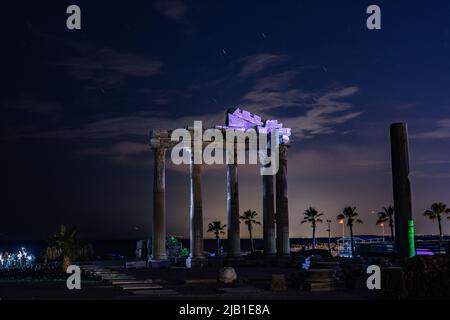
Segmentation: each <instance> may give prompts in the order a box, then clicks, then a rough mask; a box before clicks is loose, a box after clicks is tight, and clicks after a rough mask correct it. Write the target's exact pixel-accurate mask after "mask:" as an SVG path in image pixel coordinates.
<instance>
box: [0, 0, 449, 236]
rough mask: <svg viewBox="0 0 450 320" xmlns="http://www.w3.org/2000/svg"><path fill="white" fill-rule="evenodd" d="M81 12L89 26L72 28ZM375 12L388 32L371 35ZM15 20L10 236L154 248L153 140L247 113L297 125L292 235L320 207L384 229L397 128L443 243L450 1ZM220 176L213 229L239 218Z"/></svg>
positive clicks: (98, 11)
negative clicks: (157, 132) (392, 134)
mask: <svg viewBox="0 0 450 320" xmlns="http://www.w3.org/2000/svg"><path fill="white" fill-rule="evenodd" d="M70 4H78V5H79V6H80V7H81V11H82V30H79V31H69V30H68V29H67V28H66V18H67V17H68V15H67V14H66V8H67V6H68V5H70ZM370 4H378V5H379V6H380V7H381V10H382V30H375V31H370V30H368V29H367V28H366V19H367V14H366V8H367V7H368V5H370ZM2 13H3V14H2V18H1V19H2V25H3V27H2V31H1V32H2V40H1V42H2V45H1V75H2V81H1V82H2V85H1V86H2V89H1V94H0V105H1V112H2V113H1V114H2V115H1V118H0V123H1V127H0V130H1V139H0V144H1V149H2V153H1V157H0V168H1V170H2V174H1V181H2V192H1V201H0V206H1V207H0V212H1V213H0V214H1V220H0V221H1V222H0V239H46V238H47V237H48V235H49V234H50V233H52V232H53V231H55V230H56V229H57V228H58V225H59V224H61V223H64V224H69V225H73V226H77V227H78V228H79V229H80V232H81V234H82V236H83V237H85V238H90V239H104V238H111V239H123V238H148V237H149V236H150V234H151V216H152V184H153V182H152V181H153V180H152V179H153V177H152V174H153V168H152V157H153V153H152V151H151V149H150V147H149V146H148V136H149V131H150V130H151V129H152V128H163V129H176V128H179V127H184V126H186V125H192V124H193V121H194V120H203V121H204V122H205V123H206V124H209V125H211V126H212V125H219V124H223V123H224V120H225V111H226V109H228V108H230V107H234V106H241V107H242V108H244V109H247V110H249V111H251V112H254V113H257V114H260V115H262V116H263V117H265V118H275V119H279V120H280V121H282V122H283V123H284V124H285V126H287V127H291V128H292V130H293V136H292V139H291V140H292V147H291V149H290V150H289V155H288V170H289V175H288V188H289V210H290V231H291V237H309V236H310V235H311V229H310V227H309V226H307V225H300V220H301V213H302V212H303V211H304V210H305V209H306V208H307V207H308V206H310V205H311V206H315V207H317V208H318V209H319V210H320V211H321V212H324V213H325V215H326V216H327V218H332V219H333V220H335V217H336V215H337V214H338V213H339V212H340V210H341V208H342V207H344V206H348V205H354V206H357V207H358V209H359V212H360V214H361V217H362V219H363V220H364V222H365V223H364V224H363V225H358V226H356V228H355V232H356V233H357V234H360V233H361V234H364V233H365V234H380V233H381V229H380V228H379V227H376V226H375V220H376V217H375V215H374V214H372V213H371V211H377V210H379V209H381V207H383V206H387V205H389V204H390V203H392V187H391V174H390V161H389V160H390V146H389V136H388V133H389V124H390V123H392V122H397V121H406V122H407V123H408V127H409V132H410V154H411V171H412V173H411V183H412V192H413V207H414V213H413V216H414V218H415V220H416V225H417V231H416V232H417V233H419V234H423V233H434V234H436V233H437V231H438V230H437V223H435V222H431V221H428V220H426V219H425V218H424V217H422V212H423V211H424V210H425V209H426V208H427V207H428V206H429V205H430V204H431V203H432V202H436V201H442V202H447V203H448V204H450V148H449V141H450V94H449V93H450V58H449V57H450V22H449V21H450V20H449V17H450V3H449V2H448V1H446V0H442V1H437V0H436V1H379V0H376V1H362V0H361V1H354V0H346V1H318V0H314V1H313V0H310V1H300V0H295V1H195V2H194V1H192V2H187V1H181V0H170V1H156V2H154V1H127V2H125V1H70V2H68V1H22V0H17V1H14V5H13V4H7V5H6V4H2ZM167 166H168V172H167V176H166V188H167V215H168V216H167V228H168V233H169V234H173V235H181V236H187V235H188V226H189V177H188V174H187V172H188V171H187V168H185V167H176V166H174V165H173V164H170V159H168V160H167ZM258 170H259V168H258V167H257V166H253V167H252V166H245V167H242V168H241V170H240V177H239V178H240V204H241V205H240V209H241V211H244V210H247V209H249V208H252V209H254V210H256V211H258V212H259V213H260V215H262V198H261V197H262V195H261V176H260V175H259V174H258ZM225 175H226V171H225V168H224V167H223V166H214V167H205V168H204V177H203V188H204V191H203V196H204V216H205V226H206V225H207V223H208V222H210V221H212V220H214V219H221V220H222V222H223V223H226V193H225V190H226V181H225ZM319 229H320V230H319V231H318V233H319V236H324V235H325V234H326V233H325V229H326V226H325V225H321V226H320V227H319ZM340 230H341V229H340V226H339V225H334V226H333V233H334V234H336V235H340ZM261 232H262V228H257V229H256V236H259V235H260V234H261ZM386 232H388V230H387V229H386ZM444 232H445V233H447V234H448V233H449V232H450V221H445V222H444ZM242 236H247V233H246V231H245V228H244V226H242Z"/></svg>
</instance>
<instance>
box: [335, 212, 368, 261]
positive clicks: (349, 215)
mask: <svg viewBox="0 0 450 320" xmlns="http://www.w3.org/2000/svg"><path fill="white" fill-rule="evenodd" d="M357 216H358V211H356V207H345V208H344V209H343V210H342V213H341V214H339V215H338V216H337V219H338V220H344V221H345V219H347V226H348V227H349V228H350V241H351V246H352V256H354V255H355V242H354V239H353V225H354V223H355V222H356V223H363V222H362V220H361V219H358V218H357Z"/></svg>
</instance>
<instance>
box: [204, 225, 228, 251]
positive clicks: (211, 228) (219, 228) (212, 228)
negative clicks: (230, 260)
mask: <svg viewBox="0 0 450 320" xmlns="http://www.w3.org/2000/svg"><path fill="white" fill-rule="evenodd" d="M226 227H227V225H226V224H224V225H222V222H221V221H220V220H217V221H213V222H212V223H210V224H209V225H208V230H207V232H213V233H214V235H215V236H216V241H217V254H219V253H220V235H221V234H225V231H223V229H225V228H226Z"/></svg>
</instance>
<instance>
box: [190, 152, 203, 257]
mask: <svg viewBox="0 0 450 320" xmlns="http://www.w3.org/2000/svg"><path fill="white" fill-rule="evenodd" d="M190 173H191V174H190V179H191V205H190V211H191V212H190V213H191V215H190V218H191V221H190V222H191V225H190V227H191V229H190V238H191V256H190V257H191V260H192V261H191V263H194V264H195V261H194V260H202V259H204V258H205V257H204V251H203V206H202V180H201V179H202V177H201V165H200V164H194V163H193V159H192V160H191V167H190Z"/></svg>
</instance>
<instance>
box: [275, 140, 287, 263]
mask: <svg viewBox="0 0 450 320" xmlns="http://www.w3.org/2000/svg"><path fill="white" fill-rule="evenodd" d="M286 153H287V146H286V145H284V144H282V145H280V160H279V161H280V166H279V169H278V172H277V175H276V226H277V254H278V256H285V255H289V254H290V246H289V207H288V196H287V158H286Z"/></svg>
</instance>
